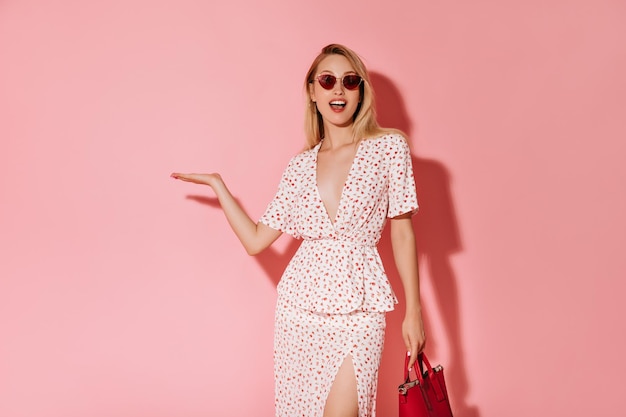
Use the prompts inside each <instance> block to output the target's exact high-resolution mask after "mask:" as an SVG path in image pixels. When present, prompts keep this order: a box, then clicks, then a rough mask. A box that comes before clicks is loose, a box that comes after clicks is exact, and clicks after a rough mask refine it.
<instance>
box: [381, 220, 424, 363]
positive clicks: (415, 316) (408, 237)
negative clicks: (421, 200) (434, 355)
mask: <svg viewBox="0 0 626 417" xmlns="http://www.w3.org/2000/svg"><path fill="white" fill-rule="evenodd" d="M390 222H391V246H392V248H393V257H394V260H395V263H396V268H397V269H398V273H399V274H400V280H401V281H402V285H403V287H404V294H405V298H406V314H405V317H404V321H403V322H402V337H403V338H404V344H405V345H406V349H407V352H409V353H410V354H411V358H410V360H409V368H411V367H413V364H414V363H415V360H416V359H417V354H418V353H419V352H421V351H422V349H424V345H425V343H426V335H425V333H424V323H423V322H422V305H421V302H420V286H419V272H418V268H417V248H416V244H415V233H414V231H413V223H412V222H411V214H410V213H407V214H403V215H400V216H398V217H394V218H392V219H391V221H390Z"/></svg>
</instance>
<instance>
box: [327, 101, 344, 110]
mask: <svg viewBox="0 0 626 417" xmlns="http://www.w3.org/2000/svg"><path fill="white" fill-rule="evenodd" d="M330 107H331V108H332V109H333V110H343V108H344V107H346V102H345V101H343V100H333V101H331V102H330Z"/></svg>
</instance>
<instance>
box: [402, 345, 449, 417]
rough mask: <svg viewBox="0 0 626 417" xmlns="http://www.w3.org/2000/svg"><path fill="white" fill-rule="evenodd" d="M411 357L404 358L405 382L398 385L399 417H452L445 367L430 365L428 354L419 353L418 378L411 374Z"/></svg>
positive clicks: (416, 370)
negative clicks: (412, 377)
mask: <svg viewBox="0 0 626 417" xmlns="http://www.w3.org/2000/svg"><path fill="white" fill-rule="evenodd" d="M408 366H409V357H408V356H406V357H405V360H404V383H403V384H401V385H400V386H399V387H398V395H399V417H452V409H451V408H450V400H449V398H448V391H447V389H446V381H445V379H444V376H443V367H442V366H441V365H437V366H436V367H435V368H433V367H432V366H430V362H429V361H428V358H427V357H426V355H425V354H424V353H423V352H422V353H420V354H419V355H418V357H417V360H416V361H415V364H414V365H413V367H414V369H415V374H416V375H417V377H416V379H415V380H413V381H411V380H410V376H409V369H408Z"/></svg>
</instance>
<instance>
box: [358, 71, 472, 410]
mask: <svg viewBox="0 0 626 417" xmlns="http://www.w3.org/2000/svg"><path fill="white" fill-rule="evenodd" d="M370 77H371V82H372V84H373V87H374V90H375V92H376V106H377V113H378V121H379V123H380V124H381V126H385V127H394V128H397V129H400V130H402V131H404V132H405V133H406V134H407V135H408V136H409V141H410V142H411V143H415V141H414V140H412V139H414V137H415V132H412V129H411V122H410V119H409V117H408V116H407V114H406V109H405V107H404V103H403V100H402V97H401V94H400V92H399V91H398V89H397V88H396V87H395V85H394V84H393V83H392V82H391V80H389V79H388V78H387V77H385V76H384V75H382V74H379V73H375V72H373V73H371V74H370ZM414 152H415V149H414V147H413V158H412V160H413V171H414V173H415V181H416V187H417V195H418V200H419V203H420V210H419V213H418V214H417V215H415V216H414V217H413V225H414V227H415V231H416V239H417V248H418V256H419V261H420V270H421V271H422V272H426V271H427V272H428V273H427V274H423V275H422V277H421V279H422V281H423V282H424V280H425V279H427V278H430V280H431V282H429V284H430V287H431V288H432V290H433V295H434V298H435V299H426V298H425V297H424V296H422V304H423V306H424V321H425V323H424V325H425V327H426V333H427V337H428V335H429V334H432V332H429V331H428V330H429V328H431V326H430V323H431V322H432V317H434V316H435V315H438V316H439V317H440V322H442V323H443V325H444V326H445V329H443V330H444V332H443V334H445V335H446V338H445V339H446V340H434V339H433V338H432V337H430V338H429V339H428V340H427V344H426V352H427V353H428V354H429V356H432V357H433V358H436V357H437V349H438V346H441V345H447V346H448V350H449V352H450V363H443V364H442V365H443V366H444V368H445V372H446V374H445V375H446V382H447V385H448V390H449V394H450V397H451V398H450V401H451V403H452V409H453V410H454V415H455V417H479V410H478V408H477V407H475V406H470V405H468V404H467V403H466V401H467V394H468V391H469V381H468V378H467V374H466V370H465V355H464V354H463V343H462V339H461V317H460V315H459V298H458V291H457V284H456V282H457V278H456V276H455V274H454V270H453V269H452V265H451V262H450V257H451V256H452V255H453V254H454V253H457V252H460V251H461V250H462V245H461V242H460V237H459V230H458V226H457V219H456V215H455V212H454V204H453V201H452V197H451V194H450V178H449V175H448V172H447V170H446V168H445V167H444V166H443V165H442V164H441V163H439V162H438V161H435V160H432V159H424V158H419V157H417V156H415V153H414ZM378 248H379V250H380V255H381V257H382V260H383V263H384V264H385V266H386V268H387V273H388V275H389V280H390V281H391V284H392V286H393V288H394V289H395V290H396V294H397V296H398V299H399V300H400V304H399V305H398V306H397V310H396V311H395V312H392V313H390V314H388V315H387V335H386V338H385V351H384V353H383V363H382V365H381V369H380V377H379V387H380V388H379V391H378V407H377V408H378V413H379V414H380V415H383V416H394V415H397V413H398V396H397V386H398V385H399V384H400V382H401V379H402V365H403V364H404V354H405V351H406V349H405V347H404V343H403V341H402V333H401V326H402V320H403V318H404V305H403V304H404V303H403V301H404V294H403V292H402V283H401V281H400V278H399V276H398V273H397V271H396V270H395V267H394V261H393V252H392V249H391V240H390V237H389V228H386V230H385V233H384V234H383V236H382V239H381V242H380V244H379V245H378ZM429 318H430V319H429Z"/></svg>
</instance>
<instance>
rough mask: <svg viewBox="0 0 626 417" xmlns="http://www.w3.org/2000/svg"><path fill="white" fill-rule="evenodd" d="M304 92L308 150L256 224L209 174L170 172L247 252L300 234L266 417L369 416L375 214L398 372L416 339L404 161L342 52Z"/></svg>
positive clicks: (374, 372) (327, 54)
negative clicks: (387, 251) (391, 274)
mask: <svg viewBox="0 0 626 417" xmlns="http://www.w3.org/2000/svg"><path fill="white" fill-rule="evenodd" d="M305 91H306V94H307V101H308V107H307V109H306V115H305V119H306V120H305V130H306V134H307V141H308V145H309V146H308V150H305V151H304V152H302V153H300V154H298V155H296V156H295V157H293V158H292V159H291V161H290V162H289V164H288V166H287V168H286V169H285V171H284V173H283V177H282V179H281V182H280V185H279V189H278V192H277V194H276V196H275V197H274V199H273V200H272V202H271V203H270V204H269V206H268V208H267V210H266V212H265V214H264V215H263V216H262V217H261V219H260V220H259V222H258V223H255V222H254V221H253V220H252V219H251V218H250V217H249V216H248V215H247V214H246V213H245V212H244V211H243V210H242V208H241V207H240V206H239V204H238V203H237V202H236V200H235V199H234V198H233V196H232V195H231V194H230V192H229V191H228V189H227V188H226V185H225V184H224V182H223V181H222V179H221V177H220V176H219V174H179V173H174V174H172V177H174V178H176V179H180V180H183V181H190V182H194V183H198V184H206V185H209V186H210V187H211V188H212V189H213V191H214V192H215V194H216V196H217V198H218V200H219V202H220V204H221V206H222V208H223V210H224V213H225V215H226V218H227V219H228V222H229V223H230V226H231V227H232V229H233V230H234V232H235V233H236V235H237V237H238V238H239V239H240V240H241V243H242V244H243V246H244V247H245V248H246V251H247V252H248V253H249V254H251V255H254V254H257V253H259V252H261V251H262V250H263V249H265V248H267V247H268V246H269V245H271V244H272V242H274V241H275V240H276V239H277V238H278V237H279V236H280V235H281V233H283V232H285V233H288V234H290V235H292V236H294V237H296V238H299V239H303V242H302V244H301V245H300V247H299V249H298V251H297V252H296V254H295V255H294V257H293V259H292V260H291V262H290V263H289V265H288V266H287V269H286V270H285V272H284V274H283V276H282V278H281V281H280V283H279V284H278V288H277V289H278V300H277V306H276V319H275V330H274V376H275V395H276V400H275V404H276V415H277V416H280V417H294V416H306V417H313V416H315V417H339V416H341V417H348V416H349V417H357V416H358V417H366V416H368V417H369V416H374V415H375V401H376V389H377V379H378V367H379V365H380V357H381V353H382V346H383V338H384V330H385V312H387V311H391V310H393V306H394V304H395V303H397V300H396V298H395V295H394V293H393V291H392V289H391V287H390V285H389V282H388V280H387V277H386V275H385V272H384V270H383V267H382V264H381V260H380V256H379V255H378V251H377V249H376V244H377V243H378V241H379V239H380V236H381V233H382V229H383V227H384V225H385V223H386V219H387V218H389V219H390V224H391V241H392V247H393V253H394V259H395V263H396V266H397V270H398V272H399V275H400V278H401V281H402V284H403V286H404V292H405V294H406V316H405V318H404V321H403V324H402V334H403V338H404V343H405V345H406V348H407V352H408V354H409V355H410V363H409V365H410V367H412V365H413V363H414V362H415V360H416V358H417V354H418V353H419V352H420V351H421V350H422V349H423V347H424V343H425V335H424V327H423V323H422V317H421V305H420V299H419V280H418V268H417V255H416V248H415V236H414V233H413V227H412V223H411V216H412V214H413V213H415V212H416V211H417V208H418V207H417V198H416V195H415V182H414V178H413V173H412V167H411V155H410V152H409V148H408V145H407V142H406V139H405V138H404V136H403V135H402V133H401V132H399V131H397V130H391V129H383V128H381V127H379V126H378V123H377V121H376V117H375V110H374V97H373V91H372V87H371V85H370V81H369V76H368V73H367V70H366V68H365V66H364V65H363V62H362V61H361V59H360V58H359V57H358V55H356V53H354V52H353V51H351V50H350V49H348V48H346V47H345V46H342V45H336V44H333V45H328V46H326V47H325V48H323V49H322V51H321V53H320V54H319V55H318V56H317V58H316V59H315V60H314V61H313V63H312V65H311V67H310V69H309V71H308V73H307V75H306V79H305Z"/></svg>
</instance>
